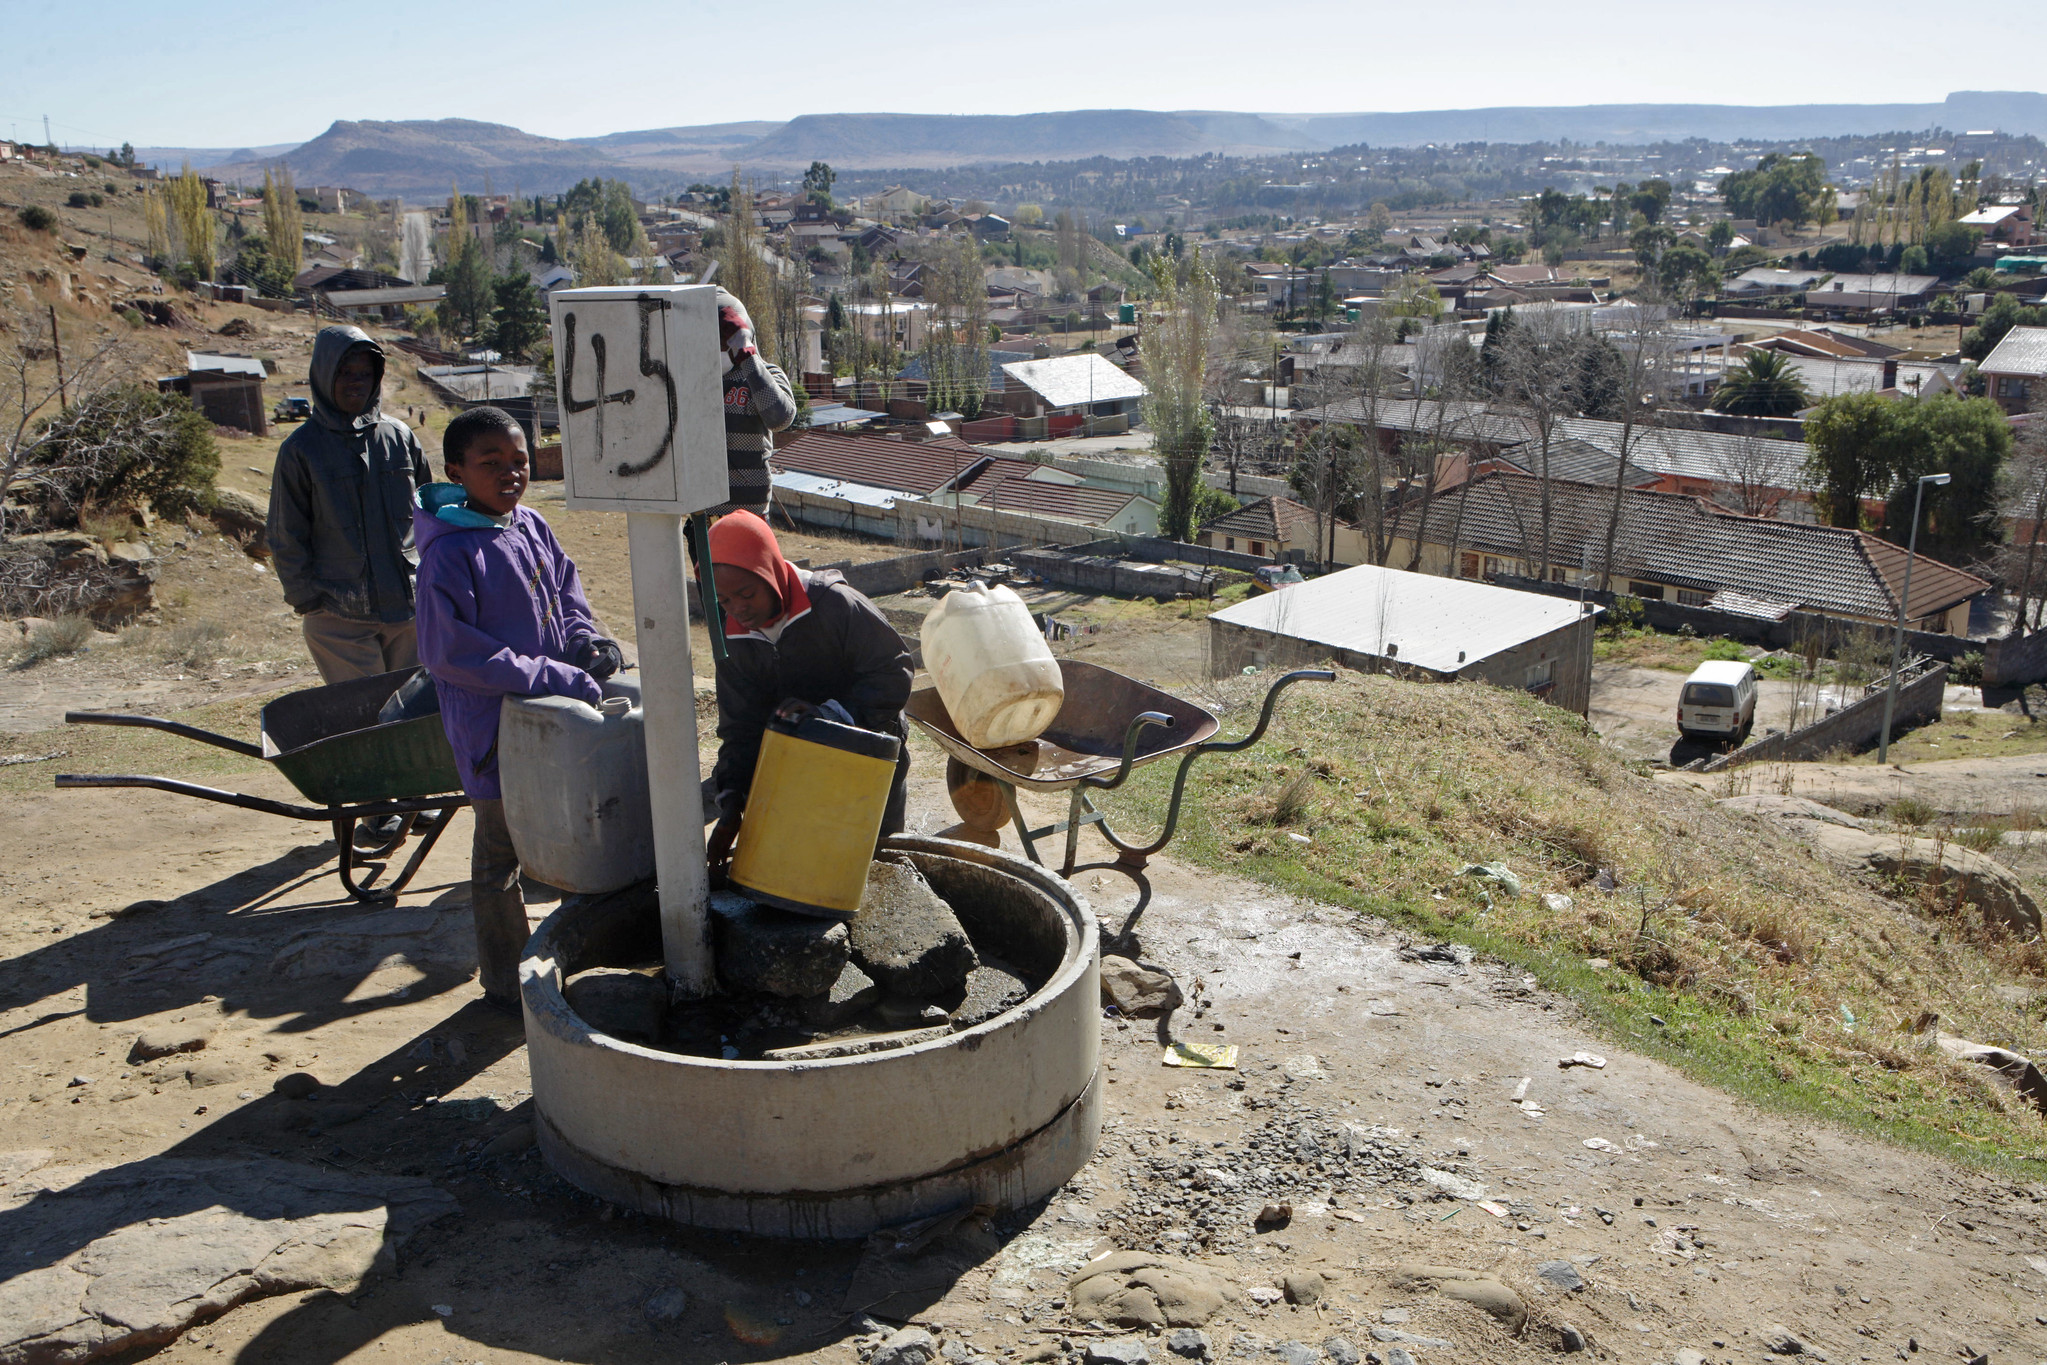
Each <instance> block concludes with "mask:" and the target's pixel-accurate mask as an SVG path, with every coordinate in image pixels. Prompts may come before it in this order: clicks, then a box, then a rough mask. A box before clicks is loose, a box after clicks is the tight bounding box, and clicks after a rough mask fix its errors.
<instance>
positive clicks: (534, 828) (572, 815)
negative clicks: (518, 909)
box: [498, 675, 654, 893]
mask: <svg viewBox="0 0 2047 1365" xmlns="http://www.w3.org/2000/svg"><path fill="white" fill-rule="evenodd" d="M603 686H604V700H603V701H602V702H600V703H599V704H598V705H597V706H594V707H593V706H590V705H588V704H587V703H585V702H580V701H576V700H574V699H572V698H569V697H506V698H505V700H504V703H503V706H502V708H501V709H500V711H499V713H498V773H499V782H500V784H501V785H502V786H503V788H504V794H505V824H506V825H508V826H509V827H510V828H511V831H512V847H513V848H514V849H516V850H517V851H518V854H519V866H520V868H521V870H522V871H524V872H525V873H526V875H527V876H529V877H532V878H533V879H534V880H535V881H540V882H545V883H547V885H549V886H558V887H560V888H561V889H562V890H564V891H579V892H586V893H597V892H603V891H616V890H618V889H619V888H620V887H622V886H630V885H632V884H633V883H634V882H636V881H641V880H643V879H645V878H647V877H651V876H653V875H654V823H653V817H652V816H651V814H650V813H649V811H648V808H647V745H646V738H645V732H644V729H643V727H642V725H641V711H640V684H639V682H638V680H637V679H636V678H632V677H626V676H622V675H621V676H617V677H613V678H611V679H609V680H608V681H606V682H605V683H604V684H603Z"/></svg>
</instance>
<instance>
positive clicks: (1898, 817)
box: [1884, 796, 1940, 828]
mask: <svg viewBox="0 0 2047 1365" xmlns="http://www.w3.org/2000/svg"><path fill="white" fill-rule="evenodd" d="M1884 814H1886V815H1888V816H1890V817H1891V819H1892V820H1893V821H1894V822H1896V823H1897V824H1900V825H1911V826H1913V827H1914V828H1918V827H1919V826H1921V825H1929V824H1932V823H1933V822H1934V821H1935V820H1938V819H1939V818H1940V809H1939V807H1937V806H1934V805H1932V804H1930V803H1928V802H1925V801H1921V800H1920V799H1919V798H1918V797H1916V796H1901V797H1899V798H1898V799H1897V800H1895V801H1893V802H1891V804H1890V805H1888V806H1886V807H1884Z"/></svg>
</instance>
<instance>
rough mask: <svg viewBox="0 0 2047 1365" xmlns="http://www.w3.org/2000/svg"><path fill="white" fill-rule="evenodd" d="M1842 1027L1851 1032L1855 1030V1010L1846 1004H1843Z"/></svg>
mask: <svg viewBox="0 0 2047 1365" xmlns="http://www.w3.org/2000/svg"><path fill="white" fill-rule="evenodd" d="M1841 1027H1842V1028H1844V1029H1846V1030H1847V1031H1848V1032H1850V1033H1853V1032H1855V1011H1854V1010H1851V1009H1849V1008H1848V1007H1847V1006H1846V1005H1843V1006H1841Z"/></svg>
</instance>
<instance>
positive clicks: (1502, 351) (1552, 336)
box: [1498, 308, 1579, 581]
mask: <svg viewBox="0 0 2047 1365" xmlns="http://www.w3.org/2000/svg"><path fill="white" fill-rule="evenodd" d="M1578 339H1579V337H1578V333H1577V331H1576V330H1575V329H1574V328H1573V327H1571V325H1570V324H1569V323H1568V322H1566V321H1565V319H1564V315H1563V314H1561V313H1559V312H1558V311H1557V310H1555V309H1551V308H1531V309H1528V310H1525V311H1517V312H1516V313H1515V314H1514V326H1513V328H1512V329H1511V330H1510V331H1509V332H1508V333H1507V334H1506V337H1505V339H1504V340H1503V341H1502V342H1501V343H1500V348H1499V363H1498V373H1499V382H1500V388H1501V391H1502V396H1503V397H1504V398H1505V399H1506V400H1507V401H1508V402H1510V403H1512V404H1513V405H1514V406H1515V407H1517V408H1519V409H1520V410H1521V412H1522V414H1523V415H1525V416H1526V417H1527V419H1528V421H1529V424H1530V427H1531V429H1532V431H1533V433H1534V434H1533V444H1534V451H1533V452H1532V453H1533V457H1534V458H1533V459H1532V461H1531V463H1532V465H1533V466H1534V467H1533V468H1531V469H1530V470H1529V473H1531V474H1532V475H1534V476H1535V479H1536V482H1537V484H1538V488H1537V508H1536V513H1537V514H1536V530H1535V538H1534V541H1533V543H1532V545H1531V547H1530V548H1531V549H1532V550H1533V551H1534V553H1533V554H1532V555H1531V556H1530V558H1531V559H1532V560H1534V561H1535V565H1536V577H1538V578H1540V579H1542V580H1544V581H1547V580H1548V578H1549V562H1550V542H1551V532H1552V526H1551V513H1552V507H1551V503H1552V499H1551V495H1550V458H1551V456H1552V454H1553V453H1554V450H1555V447H1556V443H1557V439H1558V435H1559V431H1558V428H1559V424H1561V423H1562V422H1563V420H1564V419H1565V418H1567V417H1573V416H1576V415H1577V412H1578V388H1579V384H1578V364H1577V354H1576V352H1577V342H1578Z"/></svg>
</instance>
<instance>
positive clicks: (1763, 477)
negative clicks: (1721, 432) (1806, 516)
mask: <svg viewBox="0 0 2047 1365" xmlns="http://www.w3.org/2000/svg"><path fill="white" fill-rule="evenodd" d="M1783 450H1784V442H1782V441H1775V440H1772V439H1771V438H1769V437H1768V436H1764V435H1761V434H1760V433H1757V432H1754V431H1745V432H1742V433H1741V434H1740V435H1738V436H1736V437H1735V438H1734V439H1733V440H1731V441H1725V442H1722V443H1721V444H1719V445H1717V446H1716V447H1715V448H1714V453H1713V472H1714V473H1715V474H1717V475H1719V476H1720V481H1721V482H1722V483H1724V484H1726V485H1727V492H1728V493H1729V494H1730V495H1731V496H1732V497H1733V506H1734V510H1736V511H1737V512H1745V513H1747V514H1748V515H1749V516H1752V517H1774V516H1776V515H1777V509H1778V507H1779V506H1780V505H1781V504H1782V503H1783V501H1784V494H1785V491H1786V490H1785V489H1784V488H1783V487H1781V486H1780V485H1781V484H1782V483H1783V476H1782V475H1781V474H1779V473H1778V471H1779V470H1780V469H1781V468H1782V467H1783V464H1784V455H1783Z"/></svg>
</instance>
